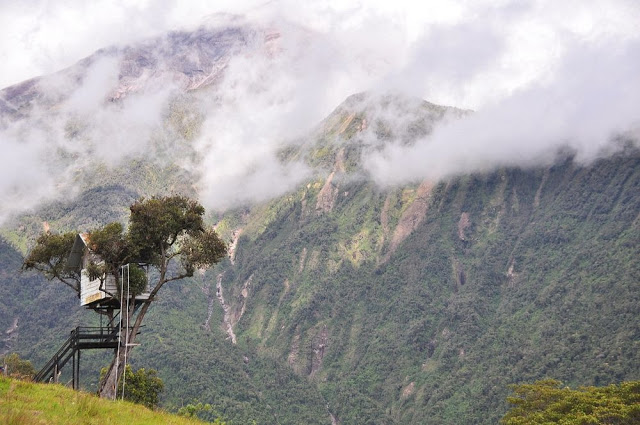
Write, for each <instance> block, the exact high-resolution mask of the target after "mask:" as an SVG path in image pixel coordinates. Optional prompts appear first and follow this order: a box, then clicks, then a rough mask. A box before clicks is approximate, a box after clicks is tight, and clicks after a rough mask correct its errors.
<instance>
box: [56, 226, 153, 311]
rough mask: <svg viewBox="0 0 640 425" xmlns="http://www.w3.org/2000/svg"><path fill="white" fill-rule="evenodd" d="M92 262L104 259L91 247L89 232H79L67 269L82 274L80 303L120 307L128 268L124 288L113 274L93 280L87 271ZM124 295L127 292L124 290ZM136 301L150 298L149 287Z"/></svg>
mask: <svg viewBox="0 0 640 425" xmlns="http://www.w3.org/2000/svg"><path fill="white" fill-rule="evenodd" d="M90 262H94V263H95V264H101V263H102V259H100V257H98V256H97V255H96V254H95V253H94V252H92V251H91V249H90V248H89V239H88V235H87V234H78V235H77V236H76V240H75V241H74V243H73V248H71V253H70V254H69V258H68V260H67V266H66V267H67V269H71V270H77V271H79V274H80V305H82V306H85V307H87V308H91V309H94V310H102V309H119V308H120V301H121V300H120V299H121V294H119V292H120V291H121V290H124V291H126V279H127V276H126V273H127V272H126V270H123V275H122V277H121V279H120V280H121V282H123V285H122V286H123V288H118V287H117V285H116V278H115V276H113V275H107V276H106V277H104V278H103V279H100V278H97V279H93V280H91V278H90V277H89V272H88V271H87V269H88V267H89V264H90ZM122 295H123V297H124V298H126V297H127V294H126V292H124V293H123V294H122ZM135 299H136V301H144V300H147V299H149V288H148V287H147V288H146V289H145V290H144V291H143V292H142V293H140V294H138V295H136V297H135Z"/></svg>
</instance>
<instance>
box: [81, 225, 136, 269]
mask: <svg viewBox="0 0 640 425" xmlns="http://www.w3.org/2000/svg"><path fill="white" fill-rule="evenodd" d="M88 244H89V249H91V251H92V252H93V253H94V254H96V255H97V256H98V257H99V258H100V259H101V260H103V261H104V262H105V263H106V264H108V265H110V266H111V267H115V269H116V270H117V268H118V267H120V266H121V265H123V264H126V263H127V260H129V259H130V258H131V256H132V249H133V247H132V246H131V244H129V241H128V240H127V237H126V235H125V234H124V233H123V227H122V224H120V223H117V222H114V223H109V224H107V225H105V226H104V227H101V228H100V229H96V230H93V231H92V232H89V236H88Z"/></svg>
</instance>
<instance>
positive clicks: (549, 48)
mask: <svg viewBox="0 0 640 425" xmlns="http://www.w3.org/2000/svg"><path fill="white" fill-rule="evenodd" d="M221 12H227V13H240V14H247V15H249V16H253V17H267V18H268V17H269V16H276V15H278V16H280V17H284V18H286V19H288V20H290V21H292V22H294V23H298V24H300V25H303V26H305V27H307V28H310V29H313V30H315V31H319V32H324V33H330V34H335V35H337V36H339V37H342V39H343V40H344V42H345V44H349V43H353V44H354V47H355V49H357V51H358V53H359V57H357V58H354V60H362V61H369V63H370V66H371V69H370V72H371V73H372V74H376V75H375V77H377V78H379V79H380V80H384V81H386V82H387V84H391V85H399V86H401V85H402V84H403V83H404V84H411V85H412V86H413V89H414V90H415V91H419V93H417V94H419V95H421V96H423V97H428V98H429V99H430V100H434V101H439V102H443V103H455V104H456V105H457V106H462V107H472V108H479V107H481V106H483V105H485V104H487V103H489V102H495V101H497V100H500V99H501V98H503V97H505V96H508V95H509V94H510V93H511V92H512V91H513V90H516V89H519V88H523V87H527V86H529V85H530V84H533V83H536V82H539V81H540V80H544V79H549V78H551V77H552V76H553V74H554V72H556V70H557V67H558V66H559V63H560V61H561V60H562V58H563V57H565V55H567V54H568V53H570V52H569V50H570V49H572V48H573V49H575V48H577V47H576V45H577V43H579V42H585V43H590V44H598V43H604V42H608V43H615V44H617V45H623V44H626V43H629V42H631V41H633V40H636V42H637V39H638V37H639V36H640V31H638V25H639V24H638V23H639V22H640V2H638V1H634V0H629V1H625V0H618V1H616V0H607V1H588V0H563V1H554V0H549V1H529V2H527V1H479V0H474V1H455V2H453V1H451V2H447V1H414V0H393V1H389V0H368V1H353V0H324V1H322V0H320V1H308V2H300V1H296V0H282V1H277V0H274V1H259V0H245V1H241V0H217V1H215V2H211V1H207V0H201V1H198V0H190V1H179V0H137V1H136V0H119V1H118V0H112V1H107V0H94V1H91V2H86V1H82V0H58V1H55V0H54V1H51V0H20V1H16V0H5V1H3V2H0V34H1V38H0V39H1V40H2V41H0V60H1V61H2V64H3V66H2V68H1V69H0V87H5V86H8V85H11V84H14V83H17V82H20V81H22V80H25V79H27V78H30V77H33V76H37V75H42V74H48V73H52V72H55V71H57V70H59V69H61V68H64V67H67V66H70V65H72V64H73V63H75V62H76V61H78V60H79V59H81V58H83V57H85V56H88V55H90V54H91V53H92V52H94V51H95V50H97V49H99V48H101V47H105V46H109V45H113V44H122V43H129V42H131V41H134V40H138V39H144V38H148V37H151V36H154V35H158V34H162V33H164V32H166V31H168V30H177V29H191V28H195V27H197V26H199V25H201V24H203V23H205V22H206V21H207V19H211V18H212V16H213V15H215V14H216V13H221ZM365 56H369V57H365ZM639 60H640V59H639Z"/></svg>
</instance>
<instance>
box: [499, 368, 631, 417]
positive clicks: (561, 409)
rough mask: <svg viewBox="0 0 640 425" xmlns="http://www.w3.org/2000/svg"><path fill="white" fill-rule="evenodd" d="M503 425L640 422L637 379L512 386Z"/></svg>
mask: <svg viewBox="0 0 640 425" xmlns="http://www.w3.org/2000/svg"><path fill="white" fill-rule="evenodd" d="M512 389H513V392H514V393H515V394H516V396H515V397H509V398H507V401H508V402H509V403H511V404H512V405H513V407H512V408H511V410H509V412H507V414H506V415H505V416H504V417H503V418H502V420H501V423H502V424H504V425H538V424H540V425H542V424H551V423H554V424H555V423H560V424H567V425H571V424H576V425H586V424H617V425H627V424H628V425H631V424H637V423H640V381H636V382H623V383H621V384H620V385H609V386H608V387H581V388H578V389H577V390H572V389H570V388H568V387H563V385H562V383H561V382H559V381H556V380H553V379H547V380H542V381H537V382H535V383H533V384H520V385H514V386H512Z"/></svg>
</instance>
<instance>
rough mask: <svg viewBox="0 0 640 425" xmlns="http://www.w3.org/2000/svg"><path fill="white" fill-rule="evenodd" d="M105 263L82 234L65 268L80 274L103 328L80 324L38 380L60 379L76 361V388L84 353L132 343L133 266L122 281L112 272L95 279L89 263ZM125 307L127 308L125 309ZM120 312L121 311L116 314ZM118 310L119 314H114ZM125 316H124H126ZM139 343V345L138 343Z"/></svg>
mask: <svg viewBox="0 0 640 425" xmlns="http://www.w3.org/2000/svg"><path fill="white" fill-rule="evenodd" d="M91 263H93V264H97V265H101V264H104V261H103V260H102V259H101V258H100V257H99V256H98V255H97V254H96V253H94V252H93V251H92V250H91V248H90V241H89V236H88V235H87V234H78V235H77V236H76V239H75V241H74V243H73V247H72V248H71V252H70V253H69V257H68V258H67V264H66V266H65V268H66V269H67V270H68V271H73V272H75V273H77V274H78V275H79V276H80V294H79V295H80V305H81V306H84V307H86V308H89V309H92V310H94V311H96V312H97V313H100V314H101V316H100V326H99V327H77V328H75V329H73V330H72V331H71V334H70V336H69V338H68V339H67V340H66V341H65V343H64V344H63V345H62V347H61V348H60V349H59V350H58V351H57V352H56V354H54V355H53V357H52V358H51V359H50V360H49V361H48V362H47V363H46V364H45V366H44V367H43V368H42V369H41V370H40V372H39V373H38V374H36V376H35V377H34V380H35V381H36V382H58V378H59V376H60V371H61V369H62V368H63V367H64V366H65V365H66V364H67V363H68V362H69V361H70V360H72V365H73V368H72V379H71V385H72V387H73V388H74V389H78V388H79V384H80V376H79V375H80V352H81V350H87V349H113V350H116V351H117V350H119V349H120V347H123V346H125V345H129V344H128V339H129V331H130V329H131V328H130V327H129V323H128V321H126V319H125V318H126V317H129V314H128V313H129V307H130V303H128V302H127V300H129V299H130V298H131V297H130V296H129V271H130V269H129V267H130V265H125V266H124V267H121V269H120V276H119V277H120V282H121V285H120V287H118V285H117V279H116V277H115V276H113V275H111V274H107V275H106V276H101V277H100V278H96V279H91V278H90V273H89V271H88V268H89V265H90V264H91ZM134 298H135V302H134V303H133V308H134V311H135V309H137V308H138V307H139V306H140V304H142V302H143V301H145V300H148V299H149V285H148V281H147V285H146V288H145V289H144V290H143V291H142V292H140V293H138V294H136V295H135V296H134ZM123 310H124V311H123ZM116 311H117V313H115V312H116ZM114 313H115V314H114ZM103 315H106V316H107V317H108V323H107V324H106V325H103V324H102V317H103ZM123 316H124V317H123ZM135 345H137V344H135Z"/></svg>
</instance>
